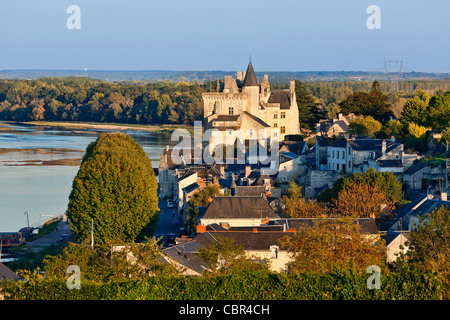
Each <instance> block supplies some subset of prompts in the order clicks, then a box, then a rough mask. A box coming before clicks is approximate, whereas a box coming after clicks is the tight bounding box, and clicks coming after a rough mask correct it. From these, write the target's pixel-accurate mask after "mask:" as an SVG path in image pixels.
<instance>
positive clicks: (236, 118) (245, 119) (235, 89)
mask: <svg viewBox="0 0 450 320" xmlns="http://www.w3.org/2000/svg"><path fill="white" fill-rule="evenodd" d="M217 83H218V85H217V89H216V92H208V93H203V94H202V98H203V104H204V116H203V118H204V122H205V127H206V129H217V130H220V131H222V132H223V138H224V140H225V139H226V132H227V131H230V130H237V129H240V130H241V131H243V132H246V133H247V132H250V131H251V130H253V131H256V132H258V130H260V129H266V130H268V131H270V135H271V136H270V138H271V139H277V140H279V141H282V140H284V138H285V136H286V135H292V134H299V133H300V125H299V118H298V117H299V113H298V106H297V101H296V96H295V81H291V82H290V87H289V89H288V90H273V91H272V90H271V89H270V83H269V79H268V76H267V75H264V79H263V81H262V82H261V83H259V82H258V79H257V78H256V75H255V71H254V69H253V66H252V63H251V61H250V63H249V64H248V68H247V71H246V72H245V73H243V72H238V73H237V78H236V79H233V77H231V76H225V79H224V81H223V83H220V82H219V81H218V82H217ZM246 138H248V137H246Z"/></svg>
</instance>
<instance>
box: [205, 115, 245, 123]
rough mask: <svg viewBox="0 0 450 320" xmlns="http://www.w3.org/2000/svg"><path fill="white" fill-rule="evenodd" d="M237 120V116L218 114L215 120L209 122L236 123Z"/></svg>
mask: <svg viewBox="0 0 450 320" xmlns="http://www.w3.org/2000/svg"><path fill="white" fill-rule="evenodd" d="M238 118H239V115H238V114H220V115H218V116H217V118H215V119H213V120H212V121H211V122H216V121H237V120H238Z"/></svg>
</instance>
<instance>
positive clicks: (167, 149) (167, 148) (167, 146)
mask: <svg viewBox="0 0 450 320" xmlns="http://www.w3.org/2000/svg"><path fill="white" fill-rule="evenodd" d="M166 151H167V152H168V151H169V145H168V144H167V145H166Z"/></svg>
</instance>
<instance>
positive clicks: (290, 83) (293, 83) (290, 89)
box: [289, 80, 295, 93]
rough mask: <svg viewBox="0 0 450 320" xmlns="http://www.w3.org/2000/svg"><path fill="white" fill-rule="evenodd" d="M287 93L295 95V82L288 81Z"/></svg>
mask: <svg viewBox="0 0 450 320" xmlns="http://www.w3.org/2000/svg"><path fill="white" fill-rule="evenodd" d="M289 91H290V93H295V80H291V81H289Z"/></svg>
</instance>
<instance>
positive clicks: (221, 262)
mask: <svg viewBox="0 0 450 320" xmlns="http://www.w3.org/2000/svg"><path fill="white" fill-rule="evenodd" d="M198 256H199V257H200V258H201V259H202V260H203V261H204V262H205V263H206V264H207V265H208V268H209V269H210V270H211V271H212V272H213V273H222V274H223V273H225V274H231V273H236V272H238V271H243V272H249V271H257V270H264V271H268V264H269V261H265V263H261V262H256V261H254V259H253V257H251V256H247V254H246V252H245V251H244V248H243V247H241V246H239V245H237V244H236V243H235V242H234V241H233V240H231V239H229V238H224V237H218V239H217V242H215V243H214V244H213V245H211V246H202V247H201V248H200V249H199V250H198ZM260 260H261V259H260ZM262 260H264V259H262Z"/></svg>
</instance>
